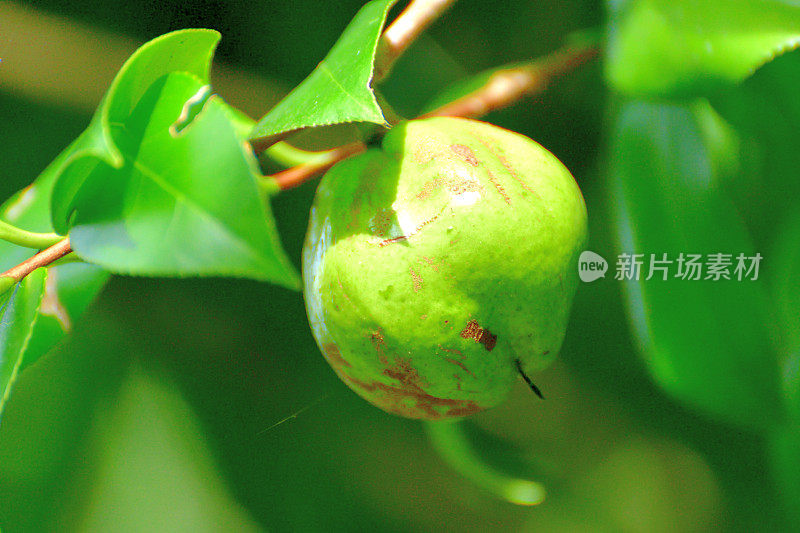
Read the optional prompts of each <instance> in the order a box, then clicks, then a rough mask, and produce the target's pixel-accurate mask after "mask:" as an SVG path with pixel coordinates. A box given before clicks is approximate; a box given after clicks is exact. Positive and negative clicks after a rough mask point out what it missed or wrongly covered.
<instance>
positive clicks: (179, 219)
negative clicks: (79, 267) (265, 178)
mask: <svg viewBox="0 0 800 533" xmlns="http://www.w3.org/2000/svg"><path fill="white" fill-rule="evenodd" d="M204 90H205V88H204V84H203V81H202V80H200V79H198V78H197V77H196V76H193V75H191V74H188V73H184V72H175V73H172V74H169V75H168V76H166V77H165V78H162V79H161V80H159V81H158V82H156V83H154V84H153V85H151V87H150V88H149V89H148V91H147V92H146V93H145V94H144V95H143V96H142V98H141V99H140V101H139V103H138V105H137V107H136V108H135V109H134V110H133V112H132V113H131V115H130V116H129V117H128V118H127V119H126V120H125V121H124V122H123V123H122V124H120V125H119V126H118V127H116V128H115V132H114V138H115V139H116V141H117V147H118V150H119V152H120V154H122V158H123V161H124V164H123V165H122V167H120V168H119V169H113V168H110V167H107V168H105V169H104V170H103V171H102V172H99V171H96V172H93V173H92V174H90V175H89V176H87V178H86V180H85V181H84V183H83V185H82V187H81V190H80V194H79V195H77V196H76V197H75V198H74V199H73V201H72V216H71V229H70V232H69V234H70V239H71V242H72V247H73V249H74V250H75V251H76V252H77V253H78V255H79V256H81V257H82V258H84V259H85V260H88V261H90V262H92V263H95V264H98V265H101V266H103V267H104V268H106V269H108V270H110V271H112V272H119V273H125V274H139V275H156V276H158V275H165V276H174V275H179V276H188V275H205V276H210V275H229V276H244V277H250V278H254V279H259V280H265V281H273V282H276V283H280V284H282V285H285V286H288V287H296V286H297V285H298V280H297V276H296V274H295V273H294V271H293V268H292V266H291V264H290V263H289V261H288V259H287V258H286V256H285V255H284V254H283V252H282V251H281V247H280V242H279V240H278V235H277V231H276V230H275V227H274V225H273V224H271V223H270V222H268V220H271V215H270V216H269V217H268V213H267V210H266V207H265V202H264V201H263V199H262V198H261V197H260V194H259V191H258V186H257V182H256V179H257V178H256V175H257V172H258V171H257V164H256V161H255V157H254V156H253V154H252V152H251V151H250V150H249V149H248V148H247V147H245V145H244V142H243V140H242V139H241V138H240V137H238V136H237V133H236V130H235V129H234V125H233V124H232V120H231V116H230V114H229V110H228V108H227V106H226V105H225V104H223V103H222V102H221V101H220V100H219V99H218V98H217V97H213V96H212V97H211V98H209V99H208V100H207V101H206V102H205V104H204V106H203V108H202V110H201V111H200V112H199V113H198V114H197V115H196V117H195V118H194V120H192V121H191V122H190V123H189V124H188V125H186V126H185V127H184V128H183V129H182V130H181V131H180V132H178V131H176V128H175V127H174V125H175V122H176V120H177V119H178V117H179V116H181V114H182V112H183V110H184V105H185V103H186V102H187V101H191V99H192V98H193V97H194V96H195V95H198V94H201V93H202V92H203V91H204ZM56 190H58V189H56Z"/></svg>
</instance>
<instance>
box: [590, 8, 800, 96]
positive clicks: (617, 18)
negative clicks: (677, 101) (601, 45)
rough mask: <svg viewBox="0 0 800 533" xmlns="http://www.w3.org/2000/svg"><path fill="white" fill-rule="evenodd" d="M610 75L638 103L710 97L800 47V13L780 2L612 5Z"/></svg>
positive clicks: (608, 56)
mask: <svg viewBox="0 0 800 533" xmlns="http://www.w3.org/2000/svg"><path fill="white" fill-rule="evenodd" d="M607 3H608V5H609V9H610V26H609V33H608V46H607V61H606V75H607V78H608V80H609V82H610V83H611V85H612V86H613V87H614V88H615V89H616V90H618V91H621V92H623V93H625V94H627V95H631V96H657V97H674V96H687V95H704V94H709V93H711V92H714V91H716V90H718V89H719V88H721V87H725V86H728V85H730V84H735V83H738V82H741V81H742V80H743V79H745V78H746V77H747V76H749V75H750V74H752V73H753V71H754V70H755V69H756V68H758V67H759V66H761V65H763V64H764V63H766V62H768V61H770V60H771V59H772V58H774V57H775V56H777V55H779V54H781V53H783V52H786V51H788V50H791V49H793V48H796V47H798V46H800V5H798V4H797V3H794V2H782V1H779V0H703V1H696V0H613V1H611V0H610V1H608V2H607Z"/></svg>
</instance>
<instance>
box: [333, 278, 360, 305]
mask: <svg viewBox="0 0 800 533" xmlns="http://www.w3.org/2000/svg"><path fill="white" fill-rule="evenodd" d="M336 283H337V285H339V290H340V291H341V292H342V296H344V299H345V300H347V303H349V304H350V305H352V306H353V307H355V306H356V305H355V304H354V303H353V300H351V299H350V296H348V294H347V291H346V290H344V284H343V283H342V278H341V276H340V275H339V273H338V272H337V273H336Z"/></svg>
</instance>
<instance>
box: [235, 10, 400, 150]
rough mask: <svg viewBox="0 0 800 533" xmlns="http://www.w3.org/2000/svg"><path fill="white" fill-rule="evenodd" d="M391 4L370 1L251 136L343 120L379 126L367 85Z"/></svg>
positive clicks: (381, 121) (381, 118) (381, 120)
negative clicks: (310, 71) (315, 66)
mask: <svg viewBox="0 0 800 533" xmlns="http://www.w3.org/2000/svg"><path fill="white" fill-rule="evenodd" d="M392 4H394V0H373V1H372V2H369V3H367V4H366V5H364V7H362V8H361V10H360V11H359V12H358V13H357V14H356V16H355V18H353V20H352V21H351V22H350V24H349V25H348V26H347V28H346V29H345V30H344V33H342V36H341V37H340V38H339V40H338V41H336V44H334V45H333V48H331V50H330V52H328V55H327V56H325V59H323V60H322V62H321V63H320V64H319V65H318V66H317V68H315V69H314V71H313V72H312V73H311V74H310V75H309V76H308V77H307V78H306V79H305V80H303V82H302V83H301V84H300V85H298V86H297V87H296V88H295V89H294V90H293V91H292V92H291V93H289V95H288V96H286V98H284V99H283V100H281V101H280V102H279V103H278V104H277V105H276V106H275V107H274V108H273V109H272V110H271V111H270V112H269V113H267V114H266V115H265V116H264V117H263V118H262V119H261V120H260V121H259V122H258V124H257V125H256V127H255V129H254V130H253V133H252V134H251V136H250V137H251V138H253V139H257V138H262V137H268V136H270V135H275V134H279V133H283V132H287V131H294V130H299V129H302V128H307V127H312V126H328V125H331V124H340V123H343V122H372V123H375V124H385V123H386V119H385V118H384V116H383V112H382V111H381V108H380V106H379V105H378V102H377V100H376V99H375V94H374V93H373V91H372V88H371V87H370V82H371V80H372V70H373V63H374V61H375V51H376V50H377V46H378V39H379V38H380V36H381V30H382V29H383V24H384V22H385V20H386V13H387V12H388V10H389V8H390V7H391V6H392Z"/></svg>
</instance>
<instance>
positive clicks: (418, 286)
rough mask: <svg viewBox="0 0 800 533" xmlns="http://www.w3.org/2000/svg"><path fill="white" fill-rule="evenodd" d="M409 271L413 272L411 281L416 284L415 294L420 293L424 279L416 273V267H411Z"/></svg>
mask: <svg viewBox="0 0 800 533" xmlns="http://www.w3.org/2000/svg"><path fill="white" fill-rule="evenodd" d="M408 271H409V272H411V280H412V283H413V284H414V292H419V291H420V289H421V288H422V278H421V277H420V275H419V274H417V273H416V272H415V271H414V267H410V268H409V269H408Z"/></svg>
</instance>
